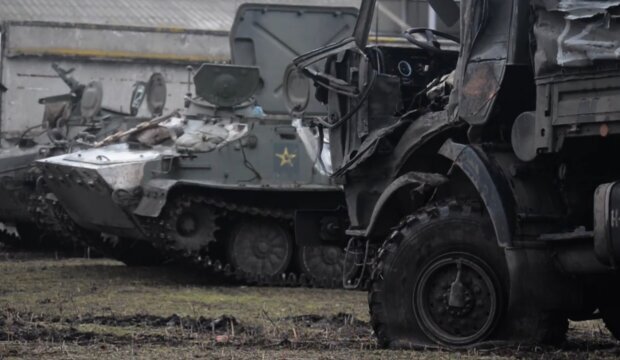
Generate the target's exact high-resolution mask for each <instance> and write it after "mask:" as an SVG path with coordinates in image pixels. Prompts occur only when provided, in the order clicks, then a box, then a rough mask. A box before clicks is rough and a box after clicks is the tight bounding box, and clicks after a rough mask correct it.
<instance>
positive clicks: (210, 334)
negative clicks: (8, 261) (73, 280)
mask: <svg viewBox="0 0 620 360" xmlns="http://www.w3.org/2000/svg"><path fill="white" fill-rule="evenodd" d="M269 322H271V324H272V325H273V326H267V325H258V326H245V325H244V324H242V323H240V321H238V320H237V319H236V318H235V317H233V316H228V315H223V316H220V317H218V318H205V317H197V318H194V317H188V316H186V317H181V316H178V315H171V316H168V317H161V316H155V315H131V316H113V315H112V316H91V315H84V316H79V317H73V318H61V317H59V316H46V315H35V314H30V313H14V312H10V311H5V312H4V313H2V314H0V341H19V342H31V341H47V342H71V343H75V344H77V345H84V346H85V345H92V344H96V343H106V344H113V345H128V344H132V345H136V344H142V345H147V344H148V345H166V346H181V345H183V344H185V343H188V342H194V341H197V340H200V341H206V342H207V343H209V342H211V343H212V345H232V346H261V347H268V348H318V349H324V348H334V347H339V348H340V347H347V346H349V345H353V344H355V345H356V348H359V343H360V342H364V343H366V344H369V345H370V344H371V343H372V341H370V337H371V336H372V333H371V330H370V327H369V325H368V324H367V323H366V322H363V321H360V320H357V319H355V318H354V317H353V316H352V315H349V314H337V315H334V316H329V317H325V316H319V315H303V316H295V317H286V318H282V319H276V320H271V319H270V320H269ZM82 325H96V326H102V327H104V328H103V329H105V328H106V327H113V328H121V329H122V328H125V329H127V328H130V329H132V330H133V331H134V332H133V333H132V334H127V335H118V334H114V333H113V332H106V331H105V330H104V331H102V332H94V331H83V330H80V329H79V328H80V327H81V326H82ZM291 325H293V326H294V327H295V328H297V329H299V330H298V331H299V332H304V333H303V335H301V339H299V338H297V339H296V337H299V336H298V335H300V334H299V333H296V332H295V331H294V330H293V334H290V331H289V329H290V326H291ZM157 329H159V330H163V331H164V332H165V333H166V334H165V335H164V334H153V333H149V332H150V331H152V330H157ZM304 329H309V330H310V331H309V332H308V331H304ZM140 330H144V331H140ZM327 333H332V334H339V335H340V336H339V337H336V339H334V340H329V341H327V340H325V339H323V338H324V337H325V334H327ZM343 334H344V335H346V337H347V339H343V338H342V335H343ZM372 347H374V345H372Z"/></svg>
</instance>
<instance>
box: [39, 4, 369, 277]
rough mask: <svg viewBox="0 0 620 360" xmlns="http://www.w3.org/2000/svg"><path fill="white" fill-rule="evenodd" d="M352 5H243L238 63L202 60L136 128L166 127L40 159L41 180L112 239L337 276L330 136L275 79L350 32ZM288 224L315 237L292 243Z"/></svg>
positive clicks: (279, 271) (339, 218)
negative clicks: (188, 94)
mask: <svg viewBox="0 0 620 360" xmlns="http://www.w3.org/2000/svg"><path fill="white" fill-rule="evenodd" d="M356 13H357V12H356V9H349V8H321V7H313V6H273V5H243V6H241V7H240V9H239V11H238V13H237V16H236V20H235V23H234V26H233V29H232V31H231V48H232V56H233V58H232V60H233V61H232V62H233V65H215V64H205V65H203V66H202V67H201V68H200V69H199V70H198V71H197V72H196V74H195V76H194V84H195V88H196V97H194V98H188V99H187V108H186V109H185V110H184V111H183V113H182V114H179V115H175V117H173V118H172V119H165V121H156V122H150V123H148V124H145V125H143V126H142V127H141V128H137V129H135V134H134V136H135V137H140V134H142V131H144V129H148V130H153V131H163V132H164V133H165V134H168V136H166V137H164V138H162V141H159V142H157V143H154V144H145V143H144V142H141V141H139V140H138V141H133V142H132V141H131V140H132V139H131V138H130V139H129V141H125V142H121V143H116V144H111V145H108V141H104V142H103V143H102V144H100V145H102V146H99V147H97V148H95V149H91V150H88V151H81V152H77V153H75V154H71V155H67V156H60V157H55V158H50V159H46V160H42V161H40V162H39V167H40V169H41V171H42V172H43V173H45V174H46V175H47V178H46V179H47V184H48V186H49V187H50V189H51V190H52V191H53V192H54V194H55V195H56V196H57V197H58V199H59V201H60V203H61V205H62V206H63V207H64V209H66V211H67V213H68V215H69V216H70V217H71V219H72V220H73V221H75V223H76V224H77V225H79V227H81V228H82V229H85V230H86V231H89V232H94V233H99V232H101V233H104V234H106V236H104V239H109V240H110V241H113V242H115V243H117V244H123V243H125V244H126V243H133V242H135V241H138V240H139V241H151V242H153V243H154V244H155V245H156V246H157V247H158V248H159V249H160V250H161V251H162V252H163V253H165V254H166V255H167V256H169V257H170V258H172V259H173V260H174V259H185V260H184V261H186V262H187V261H188V260H190V261H193V262H194V261H195V262H198V263H200V264H203V265H207V266H210V267H211V268H214V269H216V270H222V271H226V272H227V273H229V274H230V275H235V276H237V277H239V278H241V279H242V280H244V281H247V282H250V283H272V282H273V281H281V280H282V278H283V277H286V281H292V282H293V283H295V281H296V280H299V278H298V274H299V272H301V273H302V274H304V275H305V276H304V278H305V279H306V280H303V282H311V283H313V284H319V285H329V286H331V285H334V284H337V283H338V284H339V283H340V282H341V274H342V271H343V270H342V263H343V248H344V243H343V241H344V237H343V235H344V233H343V229H344V228H345V224H344V222H345V218H346V214H345V213H344V212H343V210H344V198H343V194H342V191H341V188H340V187H339V186H338V185H336V184H333V183H332V181H331V179H330V177H329V174H328V173H329V164H328V163H325V161H324V159H323V157H322V154H323V151H322V150H323V149H325V148H327V144H325V142H324V141H321V142H319V140H318V136H317V135H316V134H315V133H313V132H312V131H310V130H308V129H305V128H301V127H296V126H294V125H293V123H292V119H291V118H290V117H289V116H288V114H287V110H286V107H285V105H284V102H285V101H284V97H285V96H289V97H290V96H293V97H294V96H295V95H296V93H292V94H284V93H283V92H282V86H281V83H282V77H283V73H284V70H285V68H286V66H287V65H288V64H289V63H290V61H291V60H292V59H293V58H294V57H295V56H296V55H299V54H301V53H303V52H305V51H308V50H310V49H313V48H317V47H320V46H323V45H325V44H327V43H329V42H330V41H333V40H334V39H340V38H341V37H342V36H344V35H346V34H347V33H348V32H349V31H350V29H351V28H352V26H353V24H354V23H355V19H356ZM293 24H294V26H293ZM309 33H311V34H312V36H308V34H309ZM300 80H301V82H302V83H301V84H300V85H299V87H298V88H296V90H298V91H302V92H303V91H306V92H308V91H309V88H310V83H309V82H308V81H307V80H306V79H303V78H302V79H300ZM308 106H309V111H308V113H307V114H308V115H309V116H317V115H321V114H322V113H323V112H324V110H323V108H322V107H321V106H320V105H319V104H318V103H316V102H312V103H309V104H308ZM170 134H172V135H170ZM134 140H135V138H134ZM103 145H106V146H103ZM93 204H96V206H93ZM295 237H297V238H298V239H302V238H303V239H306V240H305V241H303V242H302V243H304V244H310V245H312V246H299V247H296V246H295V242H294V240H293V239H294V238H295ZM102 241H103V240H102ZM296 260H297V261H296ZM291 273H293V274H292V275H291ZM286 274H289V275H288V277H287V276H286Z"/></svg>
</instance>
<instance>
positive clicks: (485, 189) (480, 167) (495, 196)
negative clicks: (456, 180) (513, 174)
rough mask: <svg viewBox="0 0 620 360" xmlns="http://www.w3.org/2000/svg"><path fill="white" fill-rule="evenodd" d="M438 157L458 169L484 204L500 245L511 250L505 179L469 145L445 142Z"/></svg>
mask: <svg viewBox="0 0 620 360" xmlns="http://www.w3.org/2000/svg"><path fill="white" fill-rule="evenodd" d="M439 154H440V155H442V156H444V157H445V158H448V159H450V160H452V161H453V163H454V166H456V167H457V168H458V169H460V170H461V171H462V172H463V173H464V174H465V176H467V178H468V179H469V181H470V182H471V183H472V185H473V186H474V187H475V188H476V190H477V191H478V194H479V195H480V198H481V199H482V201H483V202H484V205H485V207H486V209H487V212H488V214H489V217H490V218H491V222H492V223H493V229H494V231H495V236H496V238H497V242H498V244H499V246H501V247H503V248H509V247H512V234H513V230H514V229H513V227H514V223H513V222H512V221H510V220H509V219H512V218H514V216H512V215H514V214H511V213H510V211H509V209H513V208H514V207H513V206H511V204H512V203H514V200H513V199H512V197H511V196H510V195H508V196H507V195H505V194H510V191H509V190H508V189H509V187H508V184H506V182H505V180H504V177H503V176H502V175H500V174H498V173H497V172H496V171H494V170H493V168H492V167H491V166H489V163H488V161H487V160H486V159H485V157H484V154H481V152H479V151H478V150H476V148H474V147H473V146H469V145H463V144H458V143H455V142H453V141H452V140H447V141H446V142H445V143H444V144H443V145H442V147H441V148H440V149H439Z"/></svg>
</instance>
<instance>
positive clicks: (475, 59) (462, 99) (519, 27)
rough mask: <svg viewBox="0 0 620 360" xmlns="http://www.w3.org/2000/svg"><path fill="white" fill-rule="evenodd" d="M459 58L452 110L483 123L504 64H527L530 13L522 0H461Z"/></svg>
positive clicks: (504, 71)
mask: <svg viewBox="0 0 620 360" xmlns="http://www.w3.org/2000/svg"><path fill="white" fill-rule="evenodd" d="M461 9H462V12H461V34H462V35H461V57H460V60H459V64H458V66H457V70H456V77H455V78H456V79H457V81H456V84H455V91H454V92H453V96H452V99H451V105H450V109H451V113H452V114H453V115H456V116H458V117H460V118H461V119H463V120H465V121H467V122H468V123H470V124H472V125H480V124H484V123H486V121H487V120H488V118H489V116H490V112H491V109H492V108H493V105H494V104H495V100H496V99H497V95H498V93H499V91H500V87H501V84H502V81H503V79H504V75H505V73H506V67H507V66H509V65H527V64H528V63H529V58H528V46H529V42H528V38H527V36H525V35H524V34H527V33H528V27H529V19H528V16H529V12H528V4H527V2H525V1H516V0H513V1H506V0H488V1H473V0H465V1H462V2H461Z"/></svg>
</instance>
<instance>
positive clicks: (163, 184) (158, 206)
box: [133, 179, 179, 218]
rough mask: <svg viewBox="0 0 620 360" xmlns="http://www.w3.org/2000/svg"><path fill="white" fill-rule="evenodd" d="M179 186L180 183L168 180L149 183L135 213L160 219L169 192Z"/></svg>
mask: <svg viewBox="0 0 620 360" xmlns="http://www.w3.org/2000/svg"><path fill="white" fill-rule="evenodd" d="M177 184H179V182H178V181H176V180H167V179H158V180H151V181H149V183H148V185H146V186H144V192H143V195H142V199H141V200H140V203H139V204H138V207H137V208H136V209H135V210H134V212H133V213H134V214H135V215H140V216H144V217H151V218H156V217H158V216H159V214H160V213H161V210H162V209H163V208H164V205H166V200H167V199H168V192H170V190H171V189H172V188H173V187H175V186H176V185H177Z"/></svg>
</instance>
